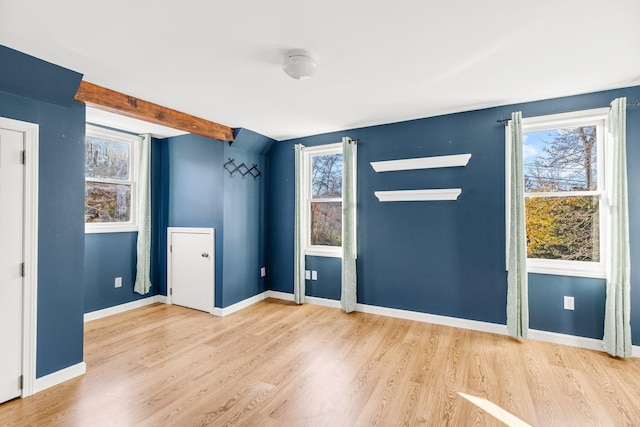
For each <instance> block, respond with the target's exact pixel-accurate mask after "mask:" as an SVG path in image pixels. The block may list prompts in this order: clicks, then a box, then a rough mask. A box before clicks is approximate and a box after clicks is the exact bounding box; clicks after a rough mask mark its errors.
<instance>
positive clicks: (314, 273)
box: [311, 270, 318, 280]
mask: <svg viewBox="0 0 640 427" xmlns="http://www.w3.org/2000/svg"><path fill="white" fill-rule="evenodd" d="M311 280H318V272H317V271H315V270H312V271H311Z"/></svg>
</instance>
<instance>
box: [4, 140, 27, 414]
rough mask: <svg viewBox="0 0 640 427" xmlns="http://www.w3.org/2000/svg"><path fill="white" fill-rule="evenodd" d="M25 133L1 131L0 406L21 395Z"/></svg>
mask: <svg viewBox="0 0 640 427" xmlns="http://www.w3.org/2000/svg"><path fill="white" fill-rule="evenodd" d="M23 150H24V134H23V133H22V132H16V131H12V130H7V129H0V348H1V350H0V403H2V402H5V401H7V400H10V399H13V398H15V397H18V396H20V392H21V387H22V385H21V382H20V377H21V375H22V262H23V248H22V245H23V209H24V208H23V206H24V203H23V195H24V165H23V164H22V153H23Z"/></svg>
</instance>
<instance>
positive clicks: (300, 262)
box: [293, 144, 306, 304]
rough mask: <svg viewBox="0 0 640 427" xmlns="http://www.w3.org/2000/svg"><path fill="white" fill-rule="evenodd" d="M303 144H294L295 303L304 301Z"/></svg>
mask: <svg viewBox="0 0 640 427" xmlns="http://www.w3.org/2000/svg"><path fill="white" fill-rule="evenodd" d="M304 177H305V164H304V145H301V144H296V146H295V210H296V212H295V224H294V227H295V231H294V254H293V263H294V266H293V299H294V301H295V302H296V303H297V304H302V303H304V294H305V278H304V248H305V238H306V237H305V236H306V233H305V229H306V219H305V190H304V181H305V179H304Z"/></svg>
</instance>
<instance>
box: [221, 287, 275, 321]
mask: <svg viewBox="0 0 640 427" xmlns="http://www.w3.org/2000/svg"><path fill="white" fill-rule="evenodd" d="M267 293H268V291H265V292H262V293H261V294H258V295H254V296H252V297H250V298H247V299H245V300H242V301H240V302H237V303H235V304H232V305H230V306H229V307H225V308H218V307H214V308H213V315H214V316H220V317H222V316H228V315H229V314H231V313H235V312H236V311H239V310H242V309H243V308H247V307H249V306H250V305H253V304H255V303H257V302H259V301H262V300H263V299H265V298H267Z"/></svg>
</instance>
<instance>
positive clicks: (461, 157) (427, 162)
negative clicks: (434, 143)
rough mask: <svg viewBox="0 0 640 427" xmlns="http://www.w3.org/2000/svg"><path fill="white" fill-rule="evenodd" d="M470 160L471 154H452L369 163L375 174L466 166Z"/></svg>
mask: <svg viewBox="0 0 640 427" xmlns="http://www.w3.org/2000/svg"><path fill="white" fill-rule="evenodd" d="M470 158H471V154H452V155H448V156H433V157H416V158H413V159H399V160H384V161H380V162H369V163H370V164H371V167H372V168H373V170H375V171H376V172H390V171H406V170H413V169H432V168H450V167H456V166H467V164H468V163H469V159H470Z"/></svg>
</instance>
